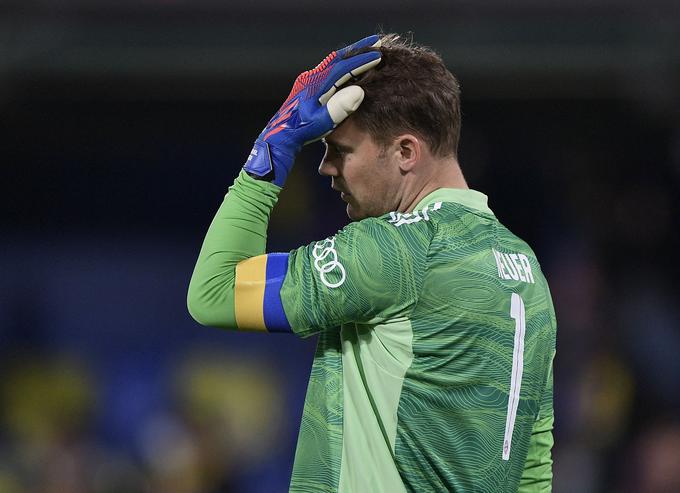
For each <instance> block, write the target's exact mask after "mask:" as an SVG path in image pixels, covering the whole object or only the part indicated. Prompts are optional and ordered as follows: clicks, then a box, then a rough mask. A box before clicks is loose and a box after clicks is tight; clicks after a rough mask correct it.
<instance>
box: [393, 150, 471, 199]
mask: <svg viewBox="0 0 680 493" xmlns="http://www.w3.org/2000/svg"><path fill="white" fill-rule="evenodd" d="M409 177H410V178H411V179H410V180H405V182H404V189H403V192H402V200H401V201H400V203H399V209H398V211H399V212H411V211H413V209H414V208H415V206H416V205H418V203H420V201H421V200H423V199H424V198H425V197H427V196H428V195H430V194H431V193H432V192H434V191H435V190H437V189H439V188H462V189H468V188H469V187H468V184H467V182H466V181H465V177H464V176H463V172H462V171H461V169H460V165H459V164H458V160H457V159H456V158H454V157H451V158H445V159H438V160H434V161H433V162H431V163H427V164H426V165H425V166H422V167H421V172H420V173H417V172H412V173H409Z"/></svg>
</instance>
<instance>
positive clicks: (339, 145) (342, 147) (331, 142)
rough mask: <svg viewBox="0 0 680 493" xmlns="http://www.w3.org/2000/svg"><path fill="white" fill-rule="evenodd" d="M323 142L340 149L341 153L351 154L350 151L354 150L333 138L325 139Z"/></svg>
mask: <svg viewBox="0 0 680 493" xmlns="http://www.w3.org/2000/svg"><path fill="white" fill-rule="evenodd" d="M321 140H322V141H323V142H324V143H325V144H328V145H331V146H333V147H335V148H336V149H338V150H339V151H346V152H349V151H352V150H353V149H354V148H353V147H352V146H349V145H346V144H342V143H340V142H338V141H337V140H335V139H333V138H328V137H324V138H323V139H321Z"/></svg>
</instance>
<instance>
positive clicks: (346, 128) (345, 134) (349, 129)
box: [325, 117, 375, 146]
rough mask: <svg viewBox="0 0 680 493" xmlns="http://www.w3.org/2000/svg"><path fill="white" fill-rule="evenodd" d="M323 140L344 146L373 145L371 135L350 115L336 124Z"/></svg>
mask: <svg viewBox="0 0 680 493" xmlns="http://www.w3.org/2000/svg"><path fill="white" fill-rule="evenodd" d="M325 140H326V142H328V143H329V144H340V145H346V146H350V145H351V146H359V145H361V144H373V145H375V142H374V141H373V138H372V137H371V135H370V134H369V133H368V132H367V131H365V130H362V129H361V128H359V126H358V125H357V124H356V123H354V120H353V119H352V118H351V117H350V118H348V119H347V120H345V121H344V122H342V123H341V124H340V125H338V126H337V127H336V128H335V130H333V131H332V132H331V133H330V134H328V135H327V136H326V138H325Z"/></svg>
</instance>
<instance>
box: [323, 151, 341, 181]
mask: <svg viewBox="0 0 680 493" xmlns="http://www.w3.org/2000/svg"><path fill="white" fill-rule="evenodd" d="M319 174H320V175H322V176H338V168H337V166H335V164H333V161H332V159H329V158H328V151H326V153H325V154H324V155H323V158H322V159H321V164H319Z"/></svg>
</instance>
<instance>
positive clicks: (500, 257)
mask: <svg viewBox="0 0 680 493" xmlns="http://www.w3.org/2000/svg"><path fill="white" fill-rule="evenodd" d="M491 250H492V251H493V255H494V257H495V258H496V266H497V267H498V277H500V278H501V279H506V280H508V281H509V280H511V279H512V280H513V281H522V282H526V283H529V284H534V275H533V273H532V272H531V264H529V258H528V257H527V256H526V255H524V254H523V253H502V252H498V251H496V250H494V249H493V248H492V249H491Z"/></svg>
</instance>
